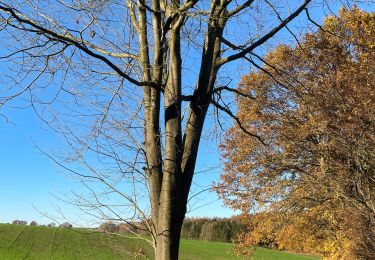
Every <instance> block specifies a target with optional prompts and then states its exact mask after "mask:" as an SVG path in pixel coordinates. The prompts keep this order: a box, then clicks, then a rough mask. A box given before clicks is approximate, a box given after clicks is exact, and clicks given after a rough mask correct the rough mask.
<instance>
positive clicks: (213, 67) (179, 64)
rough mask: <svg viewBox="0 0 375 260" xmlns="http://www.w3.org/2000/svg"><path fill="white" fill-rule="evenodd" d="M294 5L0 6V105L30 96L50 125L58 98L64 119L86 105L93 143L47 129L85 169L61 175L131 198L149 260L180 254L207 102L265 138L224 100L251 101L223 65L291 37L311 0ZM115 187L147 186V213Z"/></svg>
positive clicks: (144, 0)
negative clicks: (147, 240)
mask: <svg viewBox="0 0 375 260" xmlns="http://www.w3.org/2000/svg"><path fill="white" fill-rule="evenodd" d="M298 2H299V3H297V4H292V5H291V6H288V5H287V1H286V3H285V5H284V6H283V3H280V1H268V0H243V1H234V0H211V1H199V0H186V1H185V2H181V1H180V0H170V1H167V0H162V1H158V0H126V1H116V0H100V1H92V0H70V1H68V0H66V1H65V0H50V1H47V0H46V1H29V0H13V1H0V16H1V24H0V26H1V27H0V28H1V31H2V34H1V35H2V39H1V42H2V44H3V47H4V49H7V51H8V52H7V53H6V54H4V53H5V50H4V51H3V52H1V54H2V55H3V56H2V59H3V60H4V61H6V62H10V63H9V64H12V65H11V66H10V67H9V68H8V70H6V71H5V72H6V73H8V72H9V74H7V75H5V76H3V78H2V81H4V82H6V83H7V84H8V85H9V87H8V90H9V91H8V90H7V91H8V92H7V95H4V96H5V97H3V98H1V100H0V107H1V106H4V105H5V104H7V102H9V101H10V100H11V99H12V98H14V97H17V96H20V95H23V94H27V93H28V94H29V101H30V104H31V105H32V106H33V107H34V108H35V110H36V111H37V112H38V115H40V116H41V118H42V119H43V120H45V122H46V123H48V124H51V125H52V123H53V122H57V121H55V119H56V117H57V115H56V114H54V113H51V114H49V115H51V117H50V118H49V120H47V119H45V117H44V115H45V114H44V113H46V111H45V109H46V108H45V105H50V104H52V103H53V101H55V100H56V99H57V98H59V97H60V98H61V97H62V99H63V100H64V101H66V102H67V100H70V101H69V102H68V103H66V104H65V106H63V107H61V106H60V107H58V108H57V110H59V111H60V116H61V115H71V114H72V113H73V112H74V108H75V107H76V105H77V104H79V103H80V102H84V103H85V104H86V106H85V109H80V111H79V113H80V114H81V116H80V117H78V118H75V120H76V121H75V123H76V124H79V123H82V121H84V120H85V119H84V118H85V116H86V117H88V116H93V118H95V120H94V125H93V127H92V128H91V129H90V131H91V135H90V138H88V139H85V140H82V139H81V138H80V137H79V134H77V133H76V132H77V131H78V130H74V129H70V128H69V127H66V125H61V124H59V125H58V127H57V128H55V129H58V131H59V132H61V133H62V135H63V136H64V137H66V141H67V143H68V144H69V146H70V147H73V148H74V155H72V156H71V157H70V158H69V159H70V160H71V162H74V161H79V162H80V163H81V164H83V165H84V166H85V167H86V168H87V169H89V170H90V171H91V173H93V174H92V175H90V176H88V175H85V174H82V173H80V172H79V171H75V170H73V169H71V168H67V169H68V170H69V171H71V172H73V173H75V174H76V175H77V176H79V177H82V178H85V179H86V181H85V182H83V183H84V184H85V185H87V187H88V188H89V189H90V187H89V185H88V183H89V181H87V180H93V181H99V182H101V183H103V184H104V186H105V187H106V188H105V189H106V190H103V193H102V194H106V195H105V196H107V195H108V193H109V192H110V193H114V194H116V195H117V196H119V197H120V198H122V199H126V200H127V201H129V202H130V204H128V206H132V207H134V208H135V209H136V210H135V213H134V214H135V215H137V217H139V218H143V219H144V220H145V221H146V222H145V223H143V224H142V226H143V227H145V226H146V227H147V228H148V229H149V230H150V231H151V234H152V237H153V238H154V245H155V255H156V259H177V258H178V251H179V239H180V231H181V225H182V221H183V219H184V216H185V213H186V211H187V202H188V196H189V191H190V187H191V183H192V179H193V175H194V169H195V164H196V159H197V155H198V147H199V143H200V139H201V135H202V130H203V125H204V122H205V119H206V115H207V112H208V109H209V107H210V105H212V106H213V108H214V110H215V111H216V112H218V111H221V112H223V113H224V114H226V115H227V116H228V117H231V118H233V119H234V121H235V122H236V123H237V124H238V125H239V127H241V129H243V130H244V131H245V132H246V133H248V134H249V135H252V136H253V137H254V138H257V139H258V140H259V141H260V142H263V140H262V138H261V137H259V136H257V135H256V133H251V132H248V131H246V129H244V128H243V127H242V125H241V122H240V121H239V120H238V118H237V117H236V116H235V113H234V112H232V111H231V109H230V105H229V104H228V100H227V98H229V96H230V95H234V96H235V95H241V96H245V97H248V98H254V97H252V96H251V93H241V92H239V91H238V90H237V89H236V88H235V87H233V86H232V87H231V86H230V82H231V75H229V74H230V73H228V69H229V70H230V69H232V70H233V67H229V68H228V67H227V69H222V68H224V67H225V65H227V64H229V63H232V62H235V61H238V60H242V59H244V60H250V59H251V55H252V53H253V51H255V49H256V48H259V47H262V46H264V44H265V43H266V42H267V41H268V40H270V39H271V38H273V37H274V36H275V35H276V34H277V33H278V32H279V31H280V30H282V29H284V28H285V29H287V30H289V31H290V32H292V31H291V29H290V28H289V27H288V24H289V23H290V22H291V21H292V20H293V19H295V18H296V17H297V16H298V15H299V14H301V13H304V12H306V13H307V8H308V5H309V3H310V2H311V0H303V1H302V0H301V1H298ZM265 18H267V19H265ZM309 19H310V18H309ZM194 60H198V62H197V61H194ZM15 64H16V65H17V66H15ZM10 75H13V76H10ZM42 76H43V77H42ZM57 84H59V85H57ZM47 86H49V90H48V91H47V90H45V89H46V87H47ZM56 86H57V87H56ZM51 89H52V90H51ZM142 92H143V93H142ZM225 92H226V93H229V94H225ZM38 93H43V95H40V94H39V95H38ZM45 93H47V94H45ZM38 105H40V106H42V107H43V109H38ZM162 105H163V107H162ZM184 107H185V109H184ZM120 108H121V109H120ZM186 111H188V112H187V113H186V115H185V112H186ZM82 124H83V123H82ZM62 129H65V130H62ZM67 129H68V130H67ZM69 129H70V130H69ZM78 129H80V128H79V127H78ZM98 136H102V137H104V138H101V139H100V138H99V139H98V138H97V137H98ZM77 144H78V147H79V148H77ZM118 147H122V148H124V147H125V150H126V152H123V151H119V150H117V149H118ZM83 150H85V151H88V152H89V154H90V153H91V155H92V154H95V155H96V156H97V158H98V161H99V163H100V162H101V160H100V159H101V156H103V157H106V158H111V159H113V162H115V163H114V164H115V165H114V166H113V165H112V166H113V167H114V168H112V169H117V171H118V172H120V173H121V174H120V177H118V178H114V177H113V175H111V174H110V173H108V172H107V173H108V174H104V173H103V172H105V171H101V170H98V169H97V168H96V166H98V163H97V164H92V163H90V156H89V155H87V156H86V157H84V156H83V153H84V152H83ZM124 157H125V158H126V157H131V158H133V159H134V160H133V162H132V163H131V162H128V161H125V160H124ZM142 157H144V160H143V159H141V158H142ZM106 163H108V161H106V160H104V162H103V165H104V164H106ZM142 165H143V166H142ZM62 166H63V165H62ZM64 167H66V166H64ZM124 167H125V168H124ZM142 167H144V168H143V169H142ZM102 170H103V169H102ZM135 174H136V178H135V177H134V176H135ZM117 176H118V175H117ZM139 177H141V179H142V178H143V179H145V180H146V181H147V187H143V186H142V185H143V184H142V182H140V181H139ZM120 180H121V181H124V180H126V181H127V182H129V181H130V183H131V184H133V193H132V194H135V195H138V196H141V195H139V194H140V193H141V191H142V189H145V190H146V191H147V196H148V198H149V205H150V212H149V213H150V216H151V217H150V218H148V217H147V214H145V211H144V209H142V203H140V202H139V200H138V199H137V196H129V195H127V194H125V192H123V191H122V190H121V187H120V188H119V185H118V183H119V182H120ZM134 187H135V188H134ZM77 197H78V198H80V199H81V201H80V202H79V203H77V204H79V205H81V206H82V205H83V206H82V208H83V209H84V210H85V206H84V205H86V206H87V208H92V207H94V208H100V214H104V215H106V214H107V215H108V216H109V215H111V216H112V217H110V218H111V219H115V220H116V218H118V219H117V220H122V219H123V217H121V210H119V211H116V210H115V208H116V207H117V209H118V208H121V207H120V206H119V205H117V206H113V205H112V206H113V207H111V203H108V204H105V203H103V202H102V198H101V197H100V194H99V195H98V193H97V192H95V191H93V192H92V197H91V199H92V200H91V201H88V200H86V199H85V198H83V197H80V195H78V194H77ZM92 201H94V203H93V202H92ZM122 206H124V205H122ZM143 206H144V205H143ZM146 208H147V207H146ZM119 212H120V213H119Z"/></svg>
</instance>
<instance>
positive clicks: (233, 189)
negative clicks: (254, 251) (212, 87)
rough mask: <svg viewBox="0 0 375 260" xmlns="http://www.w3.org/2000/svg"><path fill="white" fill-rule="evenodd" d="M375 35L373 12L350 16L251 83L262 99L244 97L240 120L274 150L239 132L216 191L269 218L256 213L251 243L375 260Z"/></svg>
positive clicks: (247, 86) (282, 50)
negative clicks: (270, 244) (265, 242)
mask: <svg viewBox="0 0 375 260" xmlns="http://www.w3.org/2000/svg"><path fill="white" fill-rule="evenodd" d="M374 30H375V15H374V13H366V12H365V11H362V10H359V9H358V8H355V7H354V8H353V9H351V10H346V9H342V10H341V11H340V13H339V16H338V17H333V16H332V17H331V16H330V17H328V18H326V20H325V23H324V25H323V26H322V27H321V28H319V30H318V32H317V33H315V34H314V33H309V34H306V35H305V36H304V37H303V39H302V40H301V41H300V44H298V45H297V46H295V47H288V46H279V47H278V48H276V49H275V50H273V51H272V52H270V53H269V54H268V55H267V57H266V58H265V59H264V60H263V62H264V66H262V67H260V66H257V67H258V70H257V71H254V72H252V73H250V74H249V75H248V76H246V77H244V78H243V81H242V84H241V91H244V92H250V93H253V94H254V96H255V97H256V99H255V100H253V101H249V100H247V99H244V98H241V97H239V98H238V112H237V116H238V118H239V119H240V120H241V121H242V122H246V123H244V126H245V127H246V128H247V129H249V130H250V131H254V132H257V133H258V134H259V135H260V136H261V137H262V138H263V139H264V140H265V142H266V143H267V145H266V146H263V145H259V144H258V143H257V142H254V140H252V139H251V138H248V137H247V136H246V135H244V133H243V132H242V131H240V130H239V129H237V128H235V127H233V128H232V129H231V130H230V131H229V132H228V134H227V136H226V141H225V143H224V144H223V145H222V148H223V155H224V158H225V173H224V174H223V175H222V181H221V185H218V186H217V189H218V192H219V194H221V195H222V196H223V197H224V198H225V199H226V200H227V203H228V204H229V205H231V206H232V207H233V208H236V209H242V210H243V212H245V213H249V211H250V210H251V209H253V210H255V211H263V210H264V211H266V212H267V211H269V212H270V213H269V214H268V213H262V214H256V215H254V216H253V217H251V216H249V215H247V217H250V218H252V223H253V224H254V223H257V224H255V226H257V227H256V228H254V227H253V228H254V229H253V232H250V233H249V234H247V236H246V237H245V238H244V241H245V242H248V244H249V243H250V244H251V243H255V244H257V243H262V242H264V241H265V240H267V239H269V238H270V237H272V239H271V240H268V242H267V243H275V244H276V245H278V246H280V247H284V248H285V245H289V248H288V249H294V250H310V251H313V252H314V251H315V252H318V253H321V254H325V255H329V256H331V257H334V256H336V257H338V258H342V259H362V258H363V259H372V258H374V256H375V247H374V245H375V230H374V226H375V225H374V224H375V222H374V221H375V219H374V216H375V215H374V213H375V207H374V206H375V204H374V203H375V182H374V181H375V171H374V169H375V167H374V166H375V165H374V163H375V157H374V151H375V142H374V141H375V131H374V130H375V117H374V113H373V112H374V111H375V90H374V83H375V77H374V75H375V74H374V64H375V63H374V61H375V55H374V53H375V52H374V51H375V49H374V40H375V38H374V36H375V31H374ZM266 219H268V220H267V221H266ZM348 227H350V228H348ZM262 234H263V235H262Z"/></svg>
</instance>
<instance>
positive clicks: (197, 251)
mask: <svg viewBox="0 0 375 260" xmlns="http://www.w3.org/2000/svg"><path fill="white" fill-rule="evenodd" d="M141 248H142V249H143V250H142V251H143V253H144V256H143V257H139V258H136V257H135V256H134V252H137V251H139V250H140V249H141ZM147 258H150V259H152V258H153V249H152V248H151V246H149V245H148V244H147V243H146V242H144V241H142V240H139V239H134V238H126V237H121V236H116V235H111V234H102V233H98V232H94V231H90V230H85V229H65V228H49V227H30V226H17V225H9V224H0V259H1V260H2V259H6V260H12V259H38V260H43V259H48V260H49V259H54V260H55V259H79V260H80V259H90V260H91V259H92V260H95V259H106V260H107V259H108V260H109V259H147ZM180 259H182V260H201V259H202V260H210V259H214V260H221V259H223V260H224V259H225V260H227V259H228V260H231V259H237V260H240V259H250V257H237V256H236V255H235V253H234V251H233V248H232V245H231V244H229V243H218V242H207V241H193V240H182V241H181V248H180ZM253 259H254V260H261V259H264V260H274V259H275V260H276V259H277V260H283V259H285V260H286V259H288V260H308V259H318V258H316V257H311V256H310V257H309V256H303V255H296V254H291V253H287V252H280V251H276V250H270V249H265V248H258V249H257V250H256V252H255V254H254V258H253Z"/></svg>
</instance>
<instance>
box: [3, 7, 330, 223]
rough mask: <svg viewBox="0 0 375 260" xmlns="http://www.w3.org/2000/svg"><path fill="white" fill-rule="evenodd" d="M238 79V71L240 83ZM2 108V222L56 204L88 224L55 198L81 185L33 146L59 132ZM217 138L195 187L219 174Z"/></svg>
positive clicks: (200, 204)
mask: <svg viewBox="0 0 375 260" xmlns="http://www.w3.org/2000/svg"><path fill="white" fill-rule="evenodd" d="M336 10H337V9H336ZM313 15H314V16H315V17H316V18H317V20H318V21H322V17H323V13H320V12H314V13H313ZM288 37H289V36H288ZM238 80H239V75H238V77H237V79H236V81H237V82H238ZM237 82H234V85H236V84H237ZM18 104H22V101H21V100H15V101H14V102H13V105H16V106H17V105H18ZM0 112H1V113H2V114H4V115H6V116H7V117H8V118H9V120H10V121H11V123H10V122H7V121H6V120H3V119H2V118H1V119H0V176H1V180H0V222H11V221H12V220H15V219H22V220H27V221H29V222H30V221H32V220H36V221H37V222H39V223H45V224H46V223H49V222H50V221H51V220H49V219H48V218H46V217H44V216H43V215H42V214H41V213H40V212H39V211H41V212H48V213H49V214H50V215H52V216H56V215H60V213H59V210H58V209H57V205H58V207H60V209H61V212H62V213H63V214H64V215H65V216H66V217H67V218H68V219H71V220H72V222H78V223H80V224H82V225H85V222H84V221H82V219H84V217H83V215H82V213H81V212H80V211H79V210H78V209H76V208H74V207H71V206H68V205H65V204H63V203H61V202H59V201H58V200H57V199H56V198H55V196H54V194H61V193H62V194H64V193H69V192H70V191H71V190H77V189H80V185H79V184H78V183H76V182H75V181H74V180H73V179H72V178H70V177H69V176H68V175H66V174H65V173H64V171H62V170H61V168H59V166H57V165H55V164H54V163H53V162H52V161H51V160H50V159H49V158H48V157H46V156H45V155H43V154H42V153H41V152H40V151H39V150H38V149H37V148H36V147H35V145H34V144H37V145H38V146H39V147H41V148H43V149H44V150H46V151H49V150H53V149H54V148H55V147H59V146H61V140H59V137H58V136H57V135H56V133H54V132H53V131H51V130H50V129H48V127H46V126H44V125H43V124H42V122H41V121H40V120H39V119H38V118H37V117H36V115H35V113H34V112H33V111H32V109H30V108H26V109H15V108H12V109H5V110H4V109H3V110H1V111H0ZM210 123H212V122H210V121H208V122H207V123H206V126H205V127H206V129H210ZM218 141H219V140H218V139H214V140H212V139H210V140H207V139H204V140H202V143H201V146H200V147H201V148H200V152H199V160H198V164H197V171H200V170H205V169H207V168H212V167H213V168H215V169H213V170H211V171H209V172H206V173H202V174H200V175H198V176H197V177H196V178H195V179H194V182H195V184H197V185H198V186H194V187H195V188H194V190H195V191H198V190H199V189H201V188H203V189H204V188H207V187H209V186H210V185H211V184H212V182H213V181H215V180H217V178H218V176H219V175H220V155H219V152H218V149H217V142H218ZM192 206H193V208H195V210H193V211H191V212H189V213H188V215H189V216H209V217H213V216H218V217H228V216H231V215H233V214H234V212H233V211H232V210H230V209H228V208H225V207H223V206H222V202H221V201H220V200H218V198H217V197H216V195H215V194H214V193H210V192H206V193H204V194H202V195H200V196H198V197H197V199H196V200H194V203H193V205H192Z"/></svg>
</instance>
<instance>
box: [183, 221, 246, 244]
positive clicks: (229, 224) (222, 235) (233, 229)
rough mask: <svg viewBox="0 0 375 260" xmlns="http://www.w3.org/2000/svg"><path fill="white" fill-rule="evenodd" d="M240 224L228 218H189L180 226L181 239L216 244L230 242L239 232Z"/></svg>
mask: <svg viewBox="0 0 375 260" xmlns="http://www.w3.org/2000/svg"><path fill="white" fill-rule="evenodd" d="M241 226H242V225H241V224H240V223H239V222H238V221H237V220H235V219H229V218H223V219H219V218H213V219H208V218H196V219H194V218H191V219H186V220H185V221H184V224H183V225H182V231H181V238H184V239H192V240H205V241H217V242H232V241H233V240H235V239H236V238H237V236H238V234H239V232H240V231H241Z"/></svg>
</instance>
